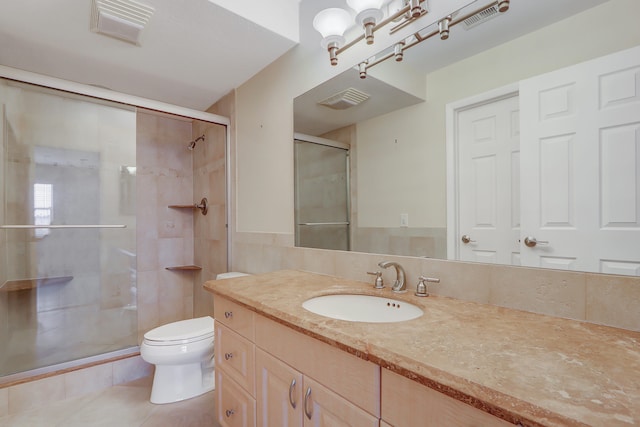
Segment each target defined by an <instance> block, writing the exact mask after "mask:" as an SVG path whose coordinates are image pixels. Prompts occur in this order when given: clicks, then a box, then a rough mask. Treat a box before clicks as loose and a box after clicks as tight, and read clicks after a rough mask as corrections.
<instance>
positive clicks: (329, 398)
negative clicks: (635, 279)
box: [204, 270, 640, 427]
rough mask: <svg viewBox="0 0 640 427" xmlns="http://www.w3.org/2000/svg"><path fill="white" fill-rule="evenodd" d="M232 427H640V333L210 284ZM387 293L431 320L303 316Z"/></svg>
mask: <svg viewBox="0 0 640 427" xmlns="http://www.w3.org/2000/svg"><path fill="white" fill-rule="evenodd" d="M204 286H205V289H207V290H209V291H211V292H213V294H214V310H215V318H216V341H215V349H216V350H215V354H216V391H215V399H216V417H217V421H218V422H219V423H220V425H221V426H254V425H256V426H268V425H300V426H302V425H331V426H336V425H357V426H378V425H380V426H383V427H388V426H395V427H401V426H443V425H446V426H454V427H455V426H476V425H482V426H485V427H487V426H488V427H492V426H507V425H522V426H589V425H591V426H602V425H606V426H630V425H637V424H640V333H638V332H632V331H627V330H622V329H615V328H610V327H605V326H600V325H594V324H589V323H584V322H578V321H573V320H568V319H560V318H555V317H550V316H543V315H538V314H533V313H528V312H523V311H517V310H511V309H506V308H501V307H495V306H489V305H482V304H477V303H472V302H465V301H460V300H455V299H451V298H445V297H437V296H431V297H428V298H418V297H415V296H414V295H413V293H412V292H408V293H405V294H393V293H392V292H391V291H390V290H389V289H388V288H386V289H382V290H375V289H373V287H372V286H371V285H370V284H366V283H363V282H357V281H352V280H346V279H341V278H338V277H333V276H326V275H320V274H312V273H307V272H301V271H293V270H284V271H278V272H272V273H266V274H261V275H255V276H246V277H240V278H234V279H226V280H217V281H209V282H207V283H205V285H204ZM346 293H349V294H354V293H355V294H367V295H375V296H383V297H385V298H389V299H392V300H395V301H396V302H397V303H398V304H404V303H406V302H408V303H411V304H413V305H416V306H419V307H420V308H421V309H422V310H423V312H424V314H423V315H422V316H420V317H418V318H416V319H412V320H407V321H402V322H396V323H363V322H351V321H345V320H335V319H332V318H329V317H324V316H320V315H318V314H314V313H312V312H310V311H308V310H306V309H304V308H303V307H302V304H303V303H304V302H305V301H307V300H308V299H311V298H314V297H317V296H321V295H330V294H346Z"/></svg>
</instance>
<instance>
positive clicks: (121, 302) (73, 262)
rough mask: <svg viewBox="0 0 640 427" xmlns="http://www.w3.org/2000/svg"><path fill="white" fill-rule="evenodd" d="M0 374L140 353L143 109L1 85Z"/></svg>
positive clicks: (14, 84)
mask: <svg viewBox="0 0 640 427" xmlns="http://www.w3.org/2000/svg"><path fill="white" fill-rule="evenodd" d="M0 108H1V110H0V114H1V115H2V117H1V120H0V122H1V123H0V138H1V140H0V143H1V146H0V148H1V149H0V178H1V180H2V181H1V183H2V184H1V187H0V342H2V343H3V345H2V346H0V376H6V375H11V374H15V373H19V372H25V371H30V370H33V369H37V368H41V367H46V366H51V365H57V364H60V363H65V362H70V361H73V360H78V359H83V358H86V357H90V356H95V355H98V354H103V353H107V352H111V351H116V350H122V349H125V348H129V347H133V346H136V345H137V310H136V240H135V236H136V209H135V200H136V198H135V196H136V193H135V182H136V179H135V177H136V111H135V108H133V107H128V106H124V105H121V104H117V103H113V102H107V101H101V100H97V99H93V98H89V97H84V96H80V95H73V94H69V93H66V92H62V91H57V90H52V89H47V88H42V87H38V86H33V85H29V84H24V83H18V82H14V81H10V80H4V79H0Z"/></svg>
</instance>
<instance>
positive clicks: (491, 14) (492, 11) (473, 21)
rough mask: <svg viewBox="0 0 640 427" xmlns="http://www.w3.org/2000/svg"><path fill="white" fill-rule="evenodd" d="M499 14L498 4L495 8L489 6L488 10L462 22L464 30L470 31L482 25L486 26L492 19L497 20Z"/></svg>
mask: <svg viewBox="0 0 640 427" xmlns="http://www.w3.org/2000/svg"><path fill="white" fill-rule="evenodd" d="M498 14H499V12H498V5H497V4H495V5H493V6H489V7H488V8H486V9H483V10H481V11H480V12H478V13H476V14H475V15H473V16H470V17H468V18H467V19H465V20H464V21H462V23H463V28H464V29H465V30H470V29H471V28H473V27H477V26H478V25H480V24H484V23H485V22H487V21H488V20H489V19H491V18H495V17H496V16H498Z"/></svg>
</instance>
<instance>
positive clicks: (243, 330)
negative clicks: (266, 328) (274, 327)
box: [213, 295, 255, 341]
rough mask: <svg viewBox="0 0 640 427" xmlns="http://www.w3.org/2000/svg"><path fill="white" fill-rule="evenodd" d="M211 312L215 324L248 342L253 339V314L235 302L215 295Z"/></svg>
mask: <svg viewBox="0 0 640 427" xmlns="http://www.w3.org/2000/svg"><path fill="white" fill-rule="evenodd" d="M213 312H214V313H215V318H216V322H220V323H222V324H224V325H226V326H228V327H229V328H230V329H233V330H234V331H235V332H237V333H239V334H240V335H242V336H243V337H246V338H247V339H248V340H249V341H253V338H254V328H253V323H254V314H255V313H254V312H253V311H251V310H249V309H247V308H245V307H242V306H241V305H239V304H236V303H235V302H232V301H229V300H228V299H226V298H224V297H221V296H219V295H216V296H215V298H214V300H213Z"/></svg>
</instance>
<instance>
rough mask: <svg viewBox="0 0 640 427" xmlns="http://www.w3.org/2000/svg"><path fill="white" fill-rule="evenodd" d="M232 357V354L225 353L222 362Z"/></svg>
mask: <svg viewBox="0 0 640 427" xmlns="http://www.w3.org/2000/svg"><path fill="white" fill-rule="evenodd" d="M232 357H233V353H225V354H224V360H229V359H231V358H232Z"/></svg>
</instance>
